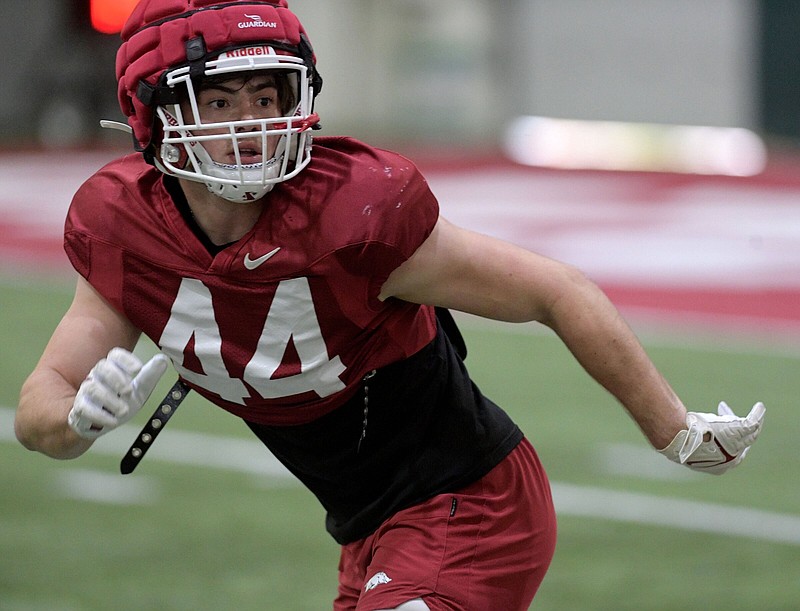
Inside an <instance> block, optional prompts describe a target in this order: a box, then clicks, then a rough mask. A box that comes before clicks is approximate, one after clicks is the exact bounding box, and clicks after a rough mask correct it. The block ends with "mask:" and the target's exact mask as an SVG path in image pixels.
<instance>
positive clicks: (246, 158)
mask: <svg viewBox="0 0 800 611" xmlns="http://www.w3.org/2000/svg"><path fill="white" fill-rule="evenodd" d="M239 159H240V161H241V164H242V165H252V164H255V163H261V162H262V161H263V156H262V155H261V147H260V146H255V145H253V146H250V145H248V144H245V143H240V144H239ZM228 163H230V164H231V165H235V164H236V163H237V161H236V153H235V151H231V152H230V153H228Z"/></svg>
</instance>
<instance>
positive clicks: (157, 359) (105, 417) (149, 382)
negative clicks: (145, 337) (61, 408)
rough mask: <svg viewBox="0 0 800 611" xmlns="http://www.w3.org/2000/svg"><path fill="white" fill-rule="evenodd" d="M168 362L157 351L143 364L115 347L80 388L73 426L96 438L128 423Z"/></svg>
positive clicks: (72, 412)
mask: <svg viewBox="0 0 800 611" xmlns="http://www.w3.org/2000/svg"><path fill="white" fill-rule="evenodd" d="M168 362H169V359H168V358H167V357H166V355H164V354H157V355H156V356H154V357H153V358H151V359H150V360H149V361H147V363H145V364H144V365H142V362H141V361H140V360H139V359H138V357H136V356H135V355H134V354H132V353H131V352H128V351H127V350H125V349H124V348H112V350H111V352H109V353H108V356H107V357H106V358H104V359H100V360H99V361H98V362H97V365H95V366H94V367H93V368H92V370H91V371H90V372H89V375H88V376H87V377H86V379H85V380H84V381H83V383H82V384H81V386H80V388H79V389H78V394H77V395H76V396H75V401H74V402H73V404H72V409H71V410H70V412H69V416H68V417H67V423H68V424H69V426H70V428H71V429H72V430H73V431H75V432H76V433H77V434H78V435H80V436H81V437H83V438H84V439H96V438H97V437H99V436H100V435H103V434H105V433H107V432H108V431H110V430H113V429H115V428H117V427H118V426H120V425H121V424H124V423H126V422H127V421H128V420H130V419H131V418H133V417H134V416H135V415H136V413H137V412H138V411H139V410H140V409H141V408H142V406H143V405H144V404H145V403H146V402H147V399H148V398H149V397H150V394H151V393H152V392H153V389H154V388H155V387H156V384H157V383H158V381H159V380H160V379H161V376H162V375H164V372H165V371H166V370H167V364H168Z"/></svg>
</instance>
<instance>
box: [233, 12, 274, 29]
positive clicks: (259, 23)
mask: <svg viewBox="0 0 800 611" xmlns="http://www.w3.org/2000/svg"><path fill="white" fill-rule="evenodd" d="M244 16H245V17H247V18H248V19H249V20H250V21H240V22H239V29H240V30H243V29H245V28H277V27H278V22H277V21H264V19H263V18H262V17H261V15H248V14H247V13H245V15H244Z"/></svg>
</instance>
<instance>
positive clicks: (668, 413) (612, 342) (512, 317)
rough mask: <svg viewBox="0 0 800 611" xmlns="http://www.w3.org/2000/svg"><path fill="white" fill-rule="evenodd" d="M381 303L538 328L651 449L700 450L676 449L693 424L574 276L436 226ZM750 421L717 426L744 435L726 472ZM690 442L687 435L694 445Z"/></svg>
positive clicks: (597, 297)
mask: <svg viewBox="0 0 800 611" xmlns="http://www.w3.org/2000/svg"><path fill="white" fill-rule="evenodd" d="M380 297H381V299H387V298H390V297H395V298H398V299H403V300H406V301H411V302H415V303H426V304H432V305H439V306H443V307H447V308H451V309H454V310H459V311H462V312H468V313H471V314H476V315H478V316H483V317H486V318H491V319H495V320H502V321H509V322H528V321H538V322H541V323H543V324H545V325H547V326H548V327H550V328H551V329H553V331H555V333H556V334H557V335H558V336H559V337H560V338H561V340H562V341H563V342H564V344H565V345H566V346H567V348H568V349H569V350H570V351H571V352H572V354H573V355H574V356H575V358H576V359H577V360H578V362H579V363H580V364H581V366H582V367H583V368H584V369H585V370H586V371H587V372H588V373H589V374H590V375H591V376H592V377H593V378H594V379H595V380H597V381H598V382H599V383H600V384H601V385H602V386H603V387H604V388H606V389H607V390H608V391H609V392H611V394H613V395H614V396H615V397H616V398H617V399H618V400H619V401H620V403H622V405H623V406H624V407H625V408H626V410H627V411H628V412H629V413H630V415H631V416H632V417H633V419H634V420H635V421H636V423H637V424H638V425H639V427H640V428H641V430H642V432H643V433H644V434H645V436H646V437H647V438H648V440H649V441H650V443H651V444H652V445H653V446H654V447H655V448H658V449H662V448H663V449H664V452H665V453H666V454H667V456H669V457H670V458H672V459H673V460H676V459H678V460H679V462H683V463H686V464H689V465H690V466H692V461H691V460H689V459H688V458H687V457H686V456H685V455H686V453H687V451H689V450H690V449H691V451H690V452H689V456H691V455H692V454H693V453H697V452H702V447H701V446H697V447H694V448H691V445H686V444H685V443H683V442H684V441H686V440H685V437H686V435H687V431H688V433H691V431H692V422H691V421H692V417H691V416H690V415H688V414H687V410H686V408H685V407H684V405H683V403H682V402H681V400H680V399H679V398H678V396H677V395H676V393H675V392H674V391H673V390H672V388H671V387H670V385H669V384H668V383H667V381H666V380H665V379H664V377H663V376H662V375H661V374H660V373H659V372H658V370H657V369H656V367H655V366H654V364H653V363H652V361H651V360H650V358H649V357H648V355H647V354H646V352H645V350H644V349H643V348H642V346H641V344H640V342H639V341H638V339H637V338H636V336H635V335H634V333H633V331H632V330H631V329H630V327H629V326H628V325H627V323H626V322H625V321H624V320H623V319H622V317H621V316H620V314H619V312H618V311H617V309H616V308H615V307H614V305H613V304H612V303H611V301H610V300H609V299H608V298H607V297H606V295H605V294H604V293H603V292H602V291H601V290H600V289H599V287H597V285H596V284H594V283H593V282H592V281H590V280H589V279H588V278H587V277H586V276H585V275H584V274H583V273H581V272H580V271H579V270H577V269H575V268H574V267H572V266H569V265H566V264H564V263H561V262H558V261H555V260H553V259H549V258H547V257H544V256H541V255H538V254H536V253H533V252H530V251H528V250H525V249H523V248H519V247H517V246H515V245H513V244H510V243H508V242H505V241H502V240H498V239H495V238H491V237H488V236H485V235H481V234H478V233H475V232H472V231H468V230H466V229H463V228H460V227H457V226H455V225H453V224H451V223H449V222H448V221H446V220H445V219H441V218H440V219H439V221H438V222H437V224H436V226H435V228H434V230H433V232H432V233H431V235H430V236H429V237H428V239H427V240H426V241H425V242H424V243H423V244H422V245H421V246H420V247H419V248H418V249H417V251H416V252H415V253H414V254H413V255H412V256H411V257H410V258H409V259H408V260H407V261H406V262H405V263H403V264H402V265H401V266H400V267H398V268H397V269H396V270H395V271H394V272H393V273H392V274H391V275H390V276H389V278H388V279H387V281H386V282H385V284H384V285H383V288H382V291H381V295H380ZM755 411H756V413H755V414H753V413H752V412H751V416H752V418H750V420H748V419H746V418H736V419H735V421H732V420H731V416H730V415H725V417H724V418H723V420H726V422H725V426H727V427H728V428H730V427H733V428H740V429H742V432H743V434H742V435H741V436H740V441H742V440H743V441H742V443H739V444H729V447H728V448H727V449H725V453H726V454H727V455H728V456H721V459H722V460H724V461H725V463H724V464H728V465H730V466H732V464H736V462H738V460H740V459H741V457H742V456H743V453H744V451H745V450H746V447H740V446H741V445H742V444H745V445H746V446H748V447H749V445H750V444H751V443H752V442H753V441H754V440H755V436H756V435H757V433H758V429H760V424H761V417H762V416H763V412H761V413H759V412H760V410H755ZM702 416H704V417H705V420H704V422H705V424H704V428H703V431H702V434H701V435H700V440H701V444H706V447H708V444H711V445H712V446H714V447H717V446H718V445H719V444H718V443H717V440H716V438H715V435H714V430H715V428H719V426H718V424H717V423H716V420H715V419H719V418H722V416H714V415H712V414H703V415H702ZM733 418H735V417H733ZM732 422H733V423H732ZM695 428H696V427H695ZM744 429H746V431H744ZM734 436H736V435H735V434H734V435H730V434H729V435H727V437H729V438H731V437H734ZM681 437H683V438H684V439H683V441H680V438H681ZM723 437H726V436H725V435H723ZM696 439H697V436H696V435H693V436H692V440H693V443H694V440H696ZM675 446H677V447H678V448H679V449H680V448H682V449H683V454H684V456H680V455H679V451H676V452H671V451H670V448H671V447H675ZM729 457H730V458H729ZM681 458H682V460H681ZM737 459H738V460H737ZM731 463H732V464H731ZM694 464H695V465H699V463H694ZM709 464H710V463H709ZM716 464H717V466H718V465H719V464H721V463H719V462H717V463H716ZM695 468H697V467H695Z"/></svg>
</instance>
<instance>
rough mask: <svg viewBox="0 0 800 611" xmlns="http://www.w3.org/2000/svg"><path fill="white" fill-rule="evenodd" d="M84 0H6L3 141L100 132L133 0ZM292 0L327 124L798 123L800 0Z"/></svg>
mask: <svg viewBox="0 0 800 611" xmlns="http://www.w3.org/2000/svg"><path fill="white" fill-rule="evenodd" d="M92 4H93V1H92V0H25V1H24V2H23V1H21V0H9V1H7V2H6V3H5V4H4V11H3V19H2V21H1V22H0V49H2V55H3V57H5V58H6V61H4V62H3V63H2V65H0V79H2V83H3V87H2V88H0V144H2V145H5V146H19V145H24V146H30V145H34V144H41V145H44V146H72V145H80V144H86V143H93V142H96V140H97V139H98V138H101V137H103V136H102V134H101V132H100V129H99V127H98V126H97V125H98V120H99V119H100V118H110V119H115V118H119V111H118V109H117V107H116V100H115V97H114V96H115V79H114V73H113V66H114V54H115V50H116V48H117V45H118V37H117V35H116V34H115V33H102V31H100V30H106V31H107V30H110V29H111V30H113V29H114V27H113V24H111V23H109V19H108V18H105V21H103V19H104V18H103V16H102V14H101V11H102V10H105V9H104V7H103V5H104V4H108V5H110V6H111V7H112V8H111V10H112V12H113V11H116V12H118V13H120V12H123V11H124V10H125V6H126V5H131V4H135V2H131V0H119V1H115V2H102V1H101V0H94V7H92ZM291 6H292V8H293V9H294V10H295V11H296V12H297V13H298V14H299V15H300V17H301V19H302V21H303V23H304V24H305V26H306V28H307V30H308V31H309V34H310V36H311V40H312V43H313V44H314V46H315V48H316V51H317V55H318V58H319V68H320V71H321V73H322V74H323V76H324V77H325V90H324V94H323V95H322V96H321V97H320V98H319V106H318V108H319V110H320V112H321V114H322V115H323V117H324V120H325V126H326V129H327V131H329V132H331V133H334V132H335V133H345V132H346V133H351V134H354V135H356V136H359V137H362V138H372V139H379V140H381V141H386V142H401V143H402V142H404V141H413V142H414V143H416V144H419V143H421V142H422V143H430V144H433V145H436V144H447V145H448V146H452V145H454V144H457V145H463V146H471V147H481V148H491V147H492V146H493V145H494V146H498V145H500V144H501V141H502V139H503V134H504V132H505V130H506V129H507V127H508V125H509V124H510V122H511V120H512V119H513V118H515V117H517V116H519V115H537V116H547V117H560V118H569V119H587V120H614V121H630V122H648V123H650V122H652V123H658V124H686V125H705V126H723V127H743V128H748V129H751V130H754V131H755V132H757V133H759V134H760V135H762V136H763V137H765V138H770V139H772V140H774V141H779V142H786V141H788V142H793V141H794V139H796V138H797V137H798V136H799V135H800V115H799V114H798V113H797V112H796V109H797V107H798V103H800V62H798V57H799V56H800V54H799V53H798V52H799V51H800V36H798V34H800V3H796V2H791V1H782V0H700V1H698V0H636V1H631V0H600V1H597V0H493V1H492V2H486V1H484V0H439V1H437V2H429V1H426V0H337V1H336V2H318V1H314V0H293V1H292V2H291ZM92 10H94V11H95V14H94V19H95V23H94V25H93V23H92ZM112 17H113V16H112ZM111 21H113V18H112V19H111ZM334 25H335V27H332V26H334ZM110 137H112V138H119V135H118V134H117V135H112V136H110Z"/></svg>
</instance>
